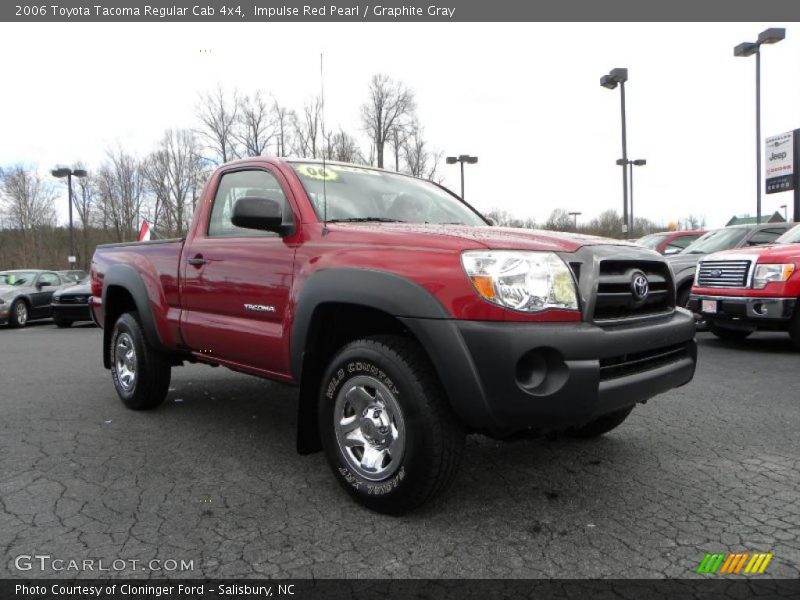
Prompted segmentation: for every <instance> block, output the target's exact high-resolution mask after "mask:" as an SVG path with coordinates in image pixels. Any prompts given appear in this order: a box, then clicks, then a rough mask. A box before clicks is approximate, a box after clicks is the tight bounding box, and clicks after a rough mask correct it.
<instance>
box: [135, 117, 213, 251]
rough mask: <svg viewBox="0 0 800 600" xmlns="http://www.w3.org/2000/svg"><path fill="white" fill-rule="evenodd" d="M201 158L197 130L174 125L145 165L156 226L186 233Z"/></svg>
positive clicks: (144, 171) (173, 231)
mask: <svg viewBox="0 0 800 600" xmlns="http://www.w3.org/2000/svg"><path fill="white" fill-rule="evenodd" d="M200 161H201V157H200V148H199V143H198V141H197V138H196V137H195V135H194V133H192V132H191V131H189V130H186V129H177V130H176V129H170V130H167V131H166V132H165V133H164V136H163V137H162V138H161V141H160V142H159V145H158V147H157V148H156V150H155V151H154V152H152V153H151V154H150V156H149V157H148V158H147V160H146V161H145V163H144V165H143V171H142V173H143V176H144V177H145V179H146V181H147V185H148V188H149V190H150V192H151V193H152V195H153V198H154V201H155V204H154V206H153V227H154V228H156V227H158V228H159V230H161V231H164V232H167V233H168V234H170V235H172V234H175V235H179V236H180V235H183V233H184V232H185V231H186V229H187V228H188V226H189V221H190V220H191V216H192V212H193V209H194V201H195V199H196V194H195V193H194V192H195V190H194V187H195V186H196V185H197V177H196V173H197V171H198V168H199V163H200Z"/></svg>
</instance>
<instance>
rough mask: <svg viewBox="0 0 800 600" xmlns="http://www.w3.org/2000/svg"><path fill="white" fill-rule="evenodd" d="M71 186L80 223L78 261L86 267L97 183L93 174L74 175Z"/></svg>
mask: <svg viewBox="0 0 800 600" xmlns="http://www.w3.org/2000/svg"><path fill="white" fill-rule="evenodd" d="M75 168H77V169H86V166H85V165H84V164H83V163H78V164H77V165H75ZM73 186H74V187H73V191H72V198H73V202H74V206H75V212H77V213H78V220H79V221H80V224H81V248H82V251H81V253H80V261H79V262H80V263H81V264H82V265H83V268H84V269H86V268H88V266H89V258H90V256H89V237H90V230H91V224H92V219H93V217H94V210H95V205H96V204H97V184H96V182H95V180H94V176H93V175H88V176H87V177H76V178H75V181H74V183H73Z"/></svg>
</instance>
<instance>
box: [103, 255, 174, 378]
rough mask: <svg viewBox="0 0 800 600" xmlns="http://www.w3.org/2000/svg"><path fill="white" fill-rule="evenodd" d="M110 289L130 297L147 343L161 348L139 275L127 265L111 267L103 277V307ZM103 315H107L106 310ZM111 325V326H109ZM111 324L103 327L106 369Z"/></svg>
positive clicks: (148, 301) (149, 305)
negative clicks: (116, 289) (117, 290)
mask: <svg viewBox="0 0 800 600" xmlns="http://www.w3.org/2000/svg"><path fill="white" fill-rule="evenodd" d="M110 287H120V288H123V289H124V290H125V291H126V292H128V293H129V294H130V295H131V298H133V302H134V304H135V305H136V311H137V312H138V313H139V319H140V320H141V323H142V329H143V330H144V334H145V336H146V337H147V341H148V342H149V343H150V344H151V345H152V346H153V347H154V348H163V343H162V341H161V337H160V336H159V334H158V329H157V328H156V323H155V318H154V316H153V306H152V303H151V302H150V296H149V295H148V293H147V287H146V286H145V283H144V281H143V280H142V277H141V275H139V273H138V272H137V271H136V270H135V269H134V268H133V267H131V266H129V265H112V266H111V267H109V269H108V271H106V273H105V276H104V277H103V295H102V299H103V306H105V307H107V304H106V297H107V293H108V289H109V288H110ZM105 314H106V315H108V314H109V313H108V309H107V308H106V311H105ZM109 325H111V326H109ZM112 326H113V323H112V324H106V326H105V327H104V337H105V340H104V344H103V363H104V364H105V366H106V368H109V367H110V357H109V348H108V342H109V341H110V339H111V335H112V333H113V331H112V329H113V327H112Z"/></svg>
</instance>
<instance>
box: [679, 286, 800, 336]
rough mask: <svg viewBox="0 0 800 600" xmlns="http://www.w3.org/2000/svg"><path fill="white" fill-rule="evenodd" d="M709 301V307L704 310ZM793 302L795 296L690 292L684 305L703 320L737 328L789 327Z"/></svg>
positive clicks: (792, 312)
mask: <svg viewBox="0 0 800 600" xmlns="http://www.w3.org/2000/svg"><path fill="white" fill-rule="evenodd" d="M709 303H710V307H711V308H712V310H708V308H709ZM704 304H705V305H706V306H705V308H704ZM796 304H797V300H796V299H795V298H758V297H751V298H748V297H744V296H711V295H706V294H692V295H690V296H689V304H688V308H689V310H691V311H692V312H694V313H697V314H699V315H702V316H703V318H704V319H706V320H707V321H711V322H718V323H721V324H725V325H728V326H735V327H737V328H742V329H750V330H755V329H759V328H764V329H785V328H788V327H789V322H790V320H791V318H792V315H794V311H795V306H796Z"/></svg>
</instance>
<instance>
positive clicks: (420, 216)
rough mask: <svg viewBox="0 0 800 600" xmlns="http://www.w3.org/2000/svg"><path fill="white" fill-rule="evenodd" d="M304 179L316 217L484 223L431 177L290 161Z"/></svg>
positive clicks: (465, 223)
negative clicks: (430, 180) (429, 180)
mask: <svg viewBox="0 0 800 600" xmlns="http://www.w3.org/2000/svg"><path fill="white" fill-rule="evenodd" d="M290 164H291V165H292V167H293V168H294V170H295V172H296V173H297V175H298V177H300V181H302V182H303V186H304V187H305V190H306V193H307V194H308V197H309V199H310V200H311V204H312V205H313V206H314V211H315V212H316V214H317V217H318V218H319V219H320V220H322V219H323V218H324V216H325V214H326V209H325V208H324V207H323V185H324V195H325V197H327V218H328V221H329V222H330V221H397V222H403V223H438V224H457V225H478V226H481V225H484V226H485V225H487V223H486V221H485V220H484V219H483V218H482V217H481V216H480V215H479V214H478V213H477V212H475V211H474V210H473V209H471V208H470V207H469V206H467V205H466V204H464V203H463V202H461V201H460V200H458V198H456V197H454V196H452V195H451V194H449V193H447V192H446V191H445V190H443V189H442V188H440V187H439V186H437V185H434V184H433V183H430V182H428V181H423V180H421V179H416V178H415V177H408V176H405V175H399V174H396V173H389V172H386V171H380V170H376V169H370V168H368V167H357V166H350V165H330V164H329V165H326V166H325V167H324V168H323V166H322V164H321V163H308V162H293V163H290Z"/></svg>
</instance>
